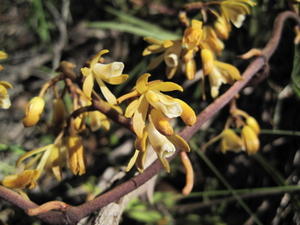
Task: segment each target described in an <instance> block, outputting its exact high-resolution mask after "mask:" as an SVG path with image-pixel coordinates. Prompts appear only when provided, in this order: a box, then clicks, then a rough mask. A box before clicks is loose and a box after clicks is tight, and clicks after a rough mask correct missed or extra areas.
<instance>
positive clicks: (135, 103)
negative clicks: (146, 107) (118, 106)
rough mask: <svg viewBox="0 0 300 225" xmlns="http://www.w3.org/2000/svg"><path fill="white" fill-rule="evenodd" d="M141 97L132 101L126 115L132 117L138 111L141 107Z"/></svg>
mask: <svg viewBox="0 0 300 225" xmlns="http://www.w3.org/2000/svg"><path fill="white" fill-rule="evenodd" d="M139 103H140V101H139V99H135V100H133V101H132V102H130V104H129V105H128V106H127V108H126V111H125V116H126V117H127V118H131V117H132V116H133V114H134V113H135V112H136V110H137V109H138V107H139Z"/></svg>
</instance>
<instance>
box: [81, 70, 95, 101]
mask: <svg viewBox="0 0 300 225" xmlns="http://www.w3.org/2000/svg"><path fill="white" fill-rule="evenodd" d="M93 87H94V77H93V75H92V74H90V75H88V76H86V78H85V80H84V82H83V87H82V90H83V93H84V94H85V95H86V96H87V97H88V98H91V96H92V91H93Z"/></svg>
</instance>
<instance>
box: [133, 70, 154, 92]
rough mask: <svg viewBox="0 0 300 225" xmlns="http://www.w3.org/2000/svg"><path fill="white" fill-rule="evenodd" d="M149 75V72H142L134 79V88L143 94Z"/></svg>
mask: <svg viewBox="0 0 300 225" xmlns="http://www.w3.org/2000/svg"><path fill="white" fill-rule="evenodd" d="M150 76H151V74H150V73H144V74H143V75H141V76H140V77H139V79H138V80H137V81H136V90H137V91H138V92H139V93H140V94H143V93H144V92H145V91H147V89H148V88H147V84H148V78H149V77H150Z"/></svg>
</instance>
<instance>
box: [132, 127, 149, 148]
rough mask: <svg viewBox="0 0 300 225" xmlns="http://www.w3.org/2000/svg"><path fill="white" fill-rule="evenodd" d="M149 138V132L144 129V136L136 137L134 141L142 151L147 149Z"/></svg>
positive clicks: (136, 146)
mask: <svg viewBox="0 0 300 225" xmlns="http://www.w3.org/2000/svg"><path fill="white" fill-rule="evenodd" d="M147 138H148V132H147V130H146V129H144V132H143V136H142V137H141V138H139V137H137V138H136V139H135V143H134V146H135V148H136V149H137V150H139V151H141V152H144V151H146V147H147Z"/></svg>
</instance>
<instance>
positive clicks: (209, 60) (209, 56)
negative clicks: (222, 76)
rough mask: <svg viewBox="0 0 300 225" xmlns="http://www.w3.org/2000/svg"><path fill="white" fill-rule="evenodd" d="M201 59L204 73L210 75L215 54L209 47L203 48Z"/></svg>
mask: <svg viewBox="0 0 300 225" xmlns="http://www.w3.org/2000/svg"><path fill="white" fill-rule="evenodd" d="M201 60H202V66H203V74H204V75H208V74H210V73H211V71H212V69H213V67H214V55H213V53H212V51H211V50H209V49H202V51H201Z"/></svg>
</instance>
